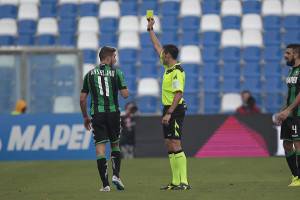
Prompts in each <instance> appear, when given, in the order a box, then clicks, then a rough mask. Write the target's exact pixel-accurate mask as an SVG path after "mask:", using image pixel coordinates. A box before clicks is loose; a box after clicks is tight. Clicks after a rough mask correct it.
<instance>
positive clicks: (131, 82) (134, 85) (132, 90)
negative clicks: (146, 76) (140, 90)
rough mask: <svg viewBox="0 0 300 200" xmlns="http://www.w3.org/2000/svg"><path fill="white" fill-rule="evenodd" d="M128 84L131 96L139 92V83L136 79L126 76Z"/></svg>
mask: <svg viewBox="0 0 300 200" xmlns="http://www.w3.org/2000/svg"><path fill="white" fill-rule="evenodd" d="M126 84H127V87H128V90H129V92H130V94H133V95H134V94H135V93H136V90H137V82H136V77H130V76H129V77H128V76H127V74H126Z"/></svg>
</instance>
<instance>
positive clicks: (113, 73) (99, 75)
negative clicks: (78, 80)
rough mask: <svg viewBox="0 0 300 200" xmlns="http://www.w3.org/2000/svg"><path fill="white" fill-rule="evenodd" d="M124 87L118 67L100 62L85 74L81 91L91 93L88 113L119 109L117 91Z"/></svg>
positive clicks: (122, 76)
mask: <svg viewBox="0 0 300 200" xmlns="http://www.w3.org/2000/svg"><path fill="white" fill-rule="evenodd" d="M126 88H127V86H126V83H125V78H124V75H123V73H122V71H121V70H120V69H114V68H111V67H110V66H109V65H104V64H101V65H100V66H97V67H95V68H94V69H92V70H91V71H89V72H88V73H87V74H86V75H85V77H84V80H83V87H82V90H81V92H84V93H89V94H90V95H91V105H90V106H91V107H90V108H91V109H90V114H91V115H94V114H96V113H103V112H116V111H119V103H118V91H119V90H122V89H126Z"/></svg>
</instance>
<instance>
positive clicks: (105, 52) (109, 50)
mask: <svg viewBox="0 0 300 200" xmlns="http://www.w3.org/2000/svg"><path fill="white" fill-rule="evenodd" d="M116 51H117V50H116V49H115V48H113V47H108V46H104V47H102V48H101V49H100V51H99V58H100V61H103V60H104V59H105V58H106V57H108V56H112V55H113V53H114V52H116Z"/></svg>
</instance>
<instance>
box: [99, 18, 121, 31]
mask: <svg viewBox="0 0 300 200" xmlns="http://www.w3.org/2000/svg"><path fill="white" fill-rule="evenodd" d="M99 24H100V32H101V33H107V32H113V33H115V32H116V31H117V30H118V26H119V21H118V19H116V18H101V19H100V21H99Z"/></svg>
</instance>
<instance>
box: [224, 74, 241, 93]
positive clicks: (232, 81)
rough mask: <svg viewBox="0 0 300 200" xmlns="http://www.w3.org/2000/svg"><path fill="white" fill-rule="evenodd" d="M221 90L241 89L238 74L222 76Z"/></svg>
mask: <svg viewBox="0 0 300 200" xmlns="http://www.w3.org/2000/svg"><path fill="white" fill-rule="evenodd" d="M222 91H223V92H240V91H241V80H240V76H239V75H238V76H233V75H228V76H224V81H223V83H222Z"/></svg>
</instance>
